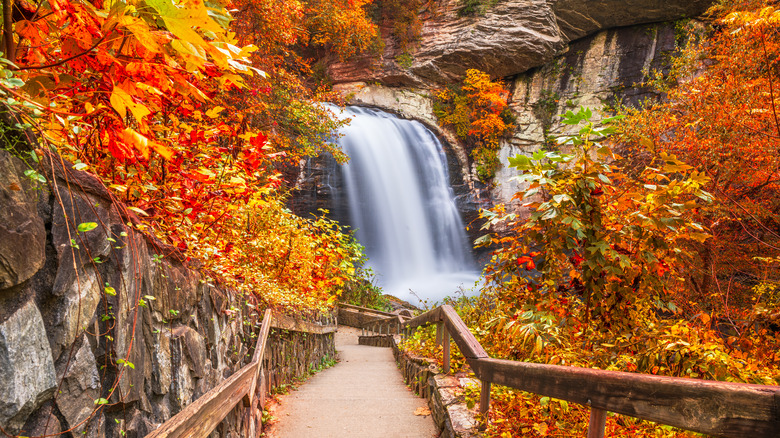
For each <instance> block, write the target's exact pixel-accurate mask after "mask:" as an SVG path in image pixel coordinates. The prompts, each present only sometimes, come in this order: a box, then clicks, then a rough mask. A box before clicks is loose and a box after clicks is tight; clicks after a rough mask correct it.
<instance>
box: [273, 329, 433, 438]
mask: <svg viewBox="0 0 780 438" xmlns="http://www.w3.org/2000/svg"><path fill="white" fill-rule="evenodd" d="M359 334H360V330H358V329H353V328H351V327H344V326H340V327H339V330H338V332H337V333H336V350H337V351H338V353H339V358H340V360H341V361H340V362H339V363H338V364H337V365H336V366H334V367H332V368H329V369H327V370H324V371H322V372H320V373H318V374H317V375H315V376H314V377H312V378H310V379H309V380H308V381H306V383H305V384H303V385H302V386H301V387H300V388H299V389H298V390H297V391H293V392H291V393H290V394H288V395H286V396H283V397H281V401H280V404H279V405H278V406H276V407H275V408H274V409H273V410H272V414H273V415H274V417H276V418H277V419H278V422H277V423H276V424H274V425H273V426H272V427H271V429H270V431H269V432H268V436H269V437H271V438H312V437H316V438H328V437H333V438H348V437H356V438H357V437H359V438H373V437H376V438H379V437H382V438H429V437H436V436H438V433H437V430H436V427H435V426H434V424H433V420H432V419H431V417H430V415H427V416H418V415H414V414H415V411H416V410H417V409H418V408H420V407H425V408H427V403H426V401H425V399H423V398H419V397H417V396H416V395H414V394H413V393H412V392H411V390H409V388H407V387H406V385H404V383H403V379H402V377H401V372H400V371H399V370H398V367H397V366H396V364H395V359H394V358H393V353H392V351H391V350H390V349H389V348H381V347H368V346H364V345H358V344H357V337H358V335H359Z"/></svg>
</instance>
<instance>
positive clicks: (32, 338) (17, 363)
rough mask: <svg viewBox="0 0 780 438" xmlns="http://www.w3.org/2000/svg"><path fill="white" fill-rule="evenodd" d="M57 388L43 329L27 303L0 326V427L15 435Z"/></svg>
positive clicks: (34, 310) (31, 305)
mask: <svg viewBox="0 0 780 438" xmlns="http://www.w3.org/2000/svg"><path fill="white" fill-rule="evenodd" d="M56 387H57V380H56V374H55V369H54V361H53V360H52V356H51V348H50V347H49V342H48V340H47V337H46V327H45V326H44V323H43V318H42V317H41V313H40V312H39V311H38V308H37V307H36V306H35V303H34V302H32V301H28V302H27V304H25V305H24V306H22V307H21V308H20V309H19V310H17V311H16V312H15V313H14V314H13V315H11V316H10V317H9V318H8V319H6V320H5V321H4V322H3V323H2V324H0V426H2V427H3V428H4V429H5V430H6V431H7V432H10V433H16V432H18V431H19V430H20V428H21V427H22V426H23V425H24V423H25V421H26V420H27V417H28V416H29V415H30V414H31V413H32V412H33V411H35V410H36V409H38V408H39V407H40V406H41V404H42V403H43V402H44V401H45V400H47V399H48V398H50V397H51V396H52V394H53V392H54V390H55V388H56Z"/></svg>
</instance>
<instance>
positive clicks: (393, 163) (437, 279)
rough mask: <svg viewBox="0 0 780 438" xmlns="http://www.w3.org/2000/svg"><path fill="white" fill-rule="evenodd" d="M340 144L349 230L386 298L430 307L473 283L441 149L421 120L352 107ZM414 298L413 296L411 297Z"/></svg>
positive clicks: (475, 274)
mask: <svg viewBox="0 0 780 438" xmlns="http://www.w3.org/2000/svg"><path fill="white" fill-rule="evenodd" d="M341 116H342V117H350V118H351V119H352V122H351V123H350V125H349V126H348V127H345V128H344V129H342V130H341V134H342V137H341V138H339V140H338V143H339V145H340V146H341V147H342V149H343V150H344V151H345V152H346V153H347V154H348V155H349V157H350V161H349V163H348V164H346V165H344V167H343V175H344V180H345V187H346V189H347V196H348V202H349V208H350V218H351V225H352V227H353V228H354V229H356V230H357V232H356V234H357V238H358V240H359V241H360V242H361V243H362V244H363V245H364V246H365V247H366V252H367V254H368V256H369V265H370V267H371V268H372V269H373V270H374V272H375V273H376V274H377V279H378V283H379V285H380V286H382V287H383V289H384V291H385V293H388V294H391V295H394V296H396V297H398V298H401V299H403V300H407V301H409V302H412V303H419V300H423V301H427V302H428V304H433V303H434V302H440V301H441V300H443V299H444V297H446V296H455V295H456V292H457V291H458V290H459V289H471V288H473V286H474V283H475V282H476V280H477V278H478V272H477V269H476V267H475V265H474V261H473V259H472V256H471V252H470V249H469V246H468V243H467V238H466V234H465V231H464V226H463V222H462V220H461V218H460V215H459V214H458V211H457V208H456V207H455V202H454V196H453V192H452V189H451V188H450V186H449V177H448V174H447V167H446V160H445V157H444V152H443V149H442V146H441V144H440V143H439V141H438V140H437V139H436V137H435V136H434V135H433V133H432V132H430V131H429V130H428V129H427V128H425V126H423V125H422V124H421V123H419V122H415V121H409V120H403V119H399V118H397V117H395V116H392V115H390V114H387V113H384V112H381V111H376V110H370V109H366V108H357V107H350V108H347V109H345V110H343V112H342V114H341ZM412 292H413V293H412Z"/></svg>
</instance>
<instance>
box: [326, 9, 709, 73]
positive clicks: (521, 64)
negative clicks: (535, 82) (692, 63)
mask: <svg viewBox="0 0 780 438" xmlns="http://www.w3.org/2000/svg"><path fill="white" fill-rule="evenodd" d="M494 3H495V5H493V6H491V7H489V8H488V9H487V10H486V11H485V12H484V14H481V15H469V16H462V12H461V10H462V8H463V5H462V2H461V1H460V0H440V1H430V2H426V3H425V6H423V8H422V10H420V11H419V14H420V17H421V20H422V21H423V26H422V31H421V34H420V38H419V42H418V43H417V44H416V45H414V46H413V47H412V48H411V49H408V53H401V52H400V49H399V48H398V47H397V45H396V44H394V43H393V41H391V40H390V39H388V38H386V45H385V50H384V52H383V53H382V55H381V57H379V58H377V57H376V56H366V57H363V58H360V59H358V60H355V61H351V62H347V63H334V64H332V65H330V67H329V74H330V76H331V77H332V79H333V80H334V81H335V82H337V83H344V82H357V81H365V82H373V81H378V82H381V83H383V84H385V85H390V86H404V87H410V86H411V87H420V86H430V85H434V84H443V83H448V82H453V81H457V80H459V79H460V78H462V77H463V75H464V73H465V71H466V70H467V69H469V68H477V69H480V70H482V71H485V72H487V73H489V74H490V75H491V76H493V77H509V76H514V75H517V74H519V73H522V72H525V71H527V70H529V69H531V68H534V67H539V66H541V65H544V64H545V63H547V62H548V61H550V60H551V59H553V58H554V57H556V56H558V55H560V54H561V53H563V52H565V51H566V50H567V49H568V44H569V43H570V42H571V41H574V40H577V39H579V38H582V37H585V36H587V35H592V34H594V33H596V32H599V31H601V30H604V29H609V28H614V27H618V26H621V27H623V26H632V25H637V24H643V23H653V22H663V21H670V20H676V19H679V18H682V17H691V16H696V15H699V14H701V13H702V12H704V11H705V10H706V8H707V7H708V6H709V5H710V4H712V3H713V2H712V0H687V1H683V0H628V1H621V0H506V1H500V2H494Z"/></svg>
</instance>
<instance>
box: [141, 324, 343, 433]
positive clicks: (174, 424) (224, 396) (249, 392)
mask: <svg viewBox="0 0 780 438" xmlns="http://www.w3.org/2000/svg"><path fill="white" fill-rule="evenodd" d="M271 327H274V328H278V329H281V330H291V331H302V332H307V333H315V334H325V333H332V332H334V331H335V330H336V329H335V326H321V325H318V324H313V323H310V322H304V321H298V320H296V319H294V318H291V317H288V316H284V315H273V314H272V313H271V309H268V310H266V311H265V313H264V314H263V323H262V325H261V326H260V334H259V335H258V337H257V344H256V345H255V352H254V354H253V355H252V361H251V362H249V363H248V364H246V365H244V366H243V367H242V368H241V369H239V370H238V371H236V372H235V373H233V375H231V376H230V377H228V378H227V379H225V380H224V381H222V383H220V384H219V385H217V386H215V387H214V388H212V389H211V391H209V392H207V393H205V394H203V395H202V396H201V397H200V398H198V399H197V400H195V401H194V402H192V403H190V404H189V405H187V407H185V408H184V409H182V410H181V411H180V412H179V413H178V414H176V415H174V416H173V417H171V418H169V419H168V421H166V422H165V423H163V424H162V425H161V426H160V427H159V428H158V429H156V430H155V431H154V432H152V433H150V434H149V435H147V436H146V437H147V438H178V437H205V436H208V435H209V434H210V433H211V432H212V431H213V430H214V428H216V427H217V425H218V424H219V423H220V422H222V420H224V419H225V417H226V416H227V415H228V414H229V413H230V411H232V410H233V408H235V407H236V405H237V404H238V403H240V402H241V400H243V401H244V406H247V407H249V406H252V403H253V402H254V397H255V394H256V393H257V387H258V385H260V383H259V382H258V377H259V376H260V372H261V371H262V361H263V355H264V354H265V347H266V345H267V343H268V334H269V333H270V331H271Z"/></svg>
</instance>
